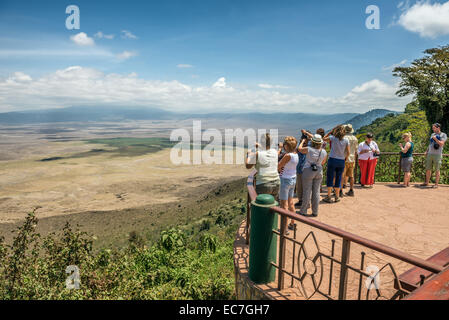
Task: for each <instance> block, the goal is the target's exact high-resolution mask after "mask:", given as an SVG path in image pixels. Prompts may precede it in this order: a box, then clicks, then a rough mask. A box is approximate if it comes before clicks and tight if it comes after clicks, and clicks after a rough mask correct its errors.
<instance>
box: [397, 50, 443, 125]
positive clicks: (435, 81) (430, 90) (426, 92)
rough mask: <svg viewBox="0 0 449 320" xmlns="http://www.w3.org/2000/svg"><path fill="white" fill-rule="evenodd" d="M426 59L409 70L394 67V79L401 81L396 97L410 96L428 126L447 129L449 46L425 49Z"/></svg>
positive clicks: (414, 64) (414, 62)
mask: <svg viewBox="0 0 449 320" xmlns="http://www.w3.org/2000/svg"><path fill="white" fill-rule="evenodd" d="M424 54H425V56H424V57H423V58H420V59H416V60H415V61H413V62H412V64H411V66H410V67H397V68H395V69H394V70H393V75H394V76H396V77H400V78H401V83H400V89H399V91H398V92H397V94H398V95H399V96H401V97H404V96H408V95H413V96H414V99H415V100H416V101H417V102H418V104H419V106H420V108H421V109H422V110H424V111H425V113H426V117H427V120H428V123H429V124H430V125H431V124H433V123H435V122H439V123H441V125H442V126H443V130H444V129H445V130H448V128H449V45H446V46H442V47H439V48H432V49H427V50H425V51H424Z"/></svg>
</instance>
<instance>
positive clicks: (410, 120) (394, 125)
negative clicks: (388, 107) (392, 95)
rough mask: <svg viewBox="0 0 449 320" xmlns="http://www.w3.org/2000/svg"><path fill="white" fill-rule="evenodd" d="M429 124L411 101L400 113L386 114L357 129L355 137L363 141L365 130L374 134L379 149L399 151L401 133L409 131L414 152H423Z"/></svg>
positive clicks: (426, 142) (423, 114)
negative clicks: (413, 144)
mask: <svg viewBox="0 0 449 320" xmlns="http://www.w3.org/2000/svg"><path fill="white" fill-rule="evenodd" d="M430 129H431V128H430V126H429V124H428V122H427V118H426V115H425V112H424V111H422V110H420V109H419V108H418V107H417V106H416V105H415V104H413V103H411V104H409V105H408V106H407V108H406V109H405V112H404V113H402V114H392V113H390V114H387V115H385V116H384V117H382V118H378V119H376V120H374V121H373V122H372V123H371V124H370V125H366V126H363V127H361V128H360V129H359V130H357V137H358V138H359V140H360V141H363V139H364V135H365V134H366V133H367V132H372V133H373V134H374V140H375V141H377V142H378V143H379V147H380V149H381V151H384V152H399V147H398V144H399V143H400V142H403V140H402V134H403V133H405V132H411V133H412V135H413V141H414V143H415V152H425V151H426V148H427V146H428V141H429V136H430Z"/></svg>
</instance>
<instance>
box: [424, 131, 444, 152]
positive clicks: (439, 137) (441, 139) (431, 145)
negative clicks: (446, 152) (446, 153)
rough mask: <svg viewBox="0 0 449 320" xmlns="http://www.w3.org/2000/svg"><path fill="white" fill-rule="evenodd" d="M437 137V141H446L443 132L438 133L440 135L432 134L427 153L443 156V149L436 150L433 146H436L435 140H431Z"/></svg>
mask: <svg viewBox="0 0 449 320" xmlns="http://www.w3.org/2000/svg"><path fill="white" fill-rule="evenodd" d="M435 136H436V137H437V138H438V140H440V141H447V135H446V134H445V133H444V132H440V133H432V136H431V137H430V139H431V140H430V145H429V149H427V150H428V153H429V154H436V155H442V154H443V148H441V147H440V148H438V149H435V147H434V144H436V142H435V140H433V137H435Z"/></svg>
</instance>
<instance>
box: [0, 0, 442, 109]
mask: <svg viewBox="0 0 449 320" xmlns="http://www.w3.org/2000/svg"><path fill="white" fill-rule="evenodd" d="M70 5H75V6H77V7H78V8H79V17H80V20H79V21H80V25H79V29H72V30H69V29H67V27H66V19H67V18H68V17H69V16H70V13H72V12H70V13H69V14H67V13H66V8H67V7H68V6H70ZM370 5H375V6H377V7H378V8H379V21H380V23H379V29H368V28H367V26H366V20H367V19H368V18H369V17H370V16H371V14H372V13H373V11H369V12H368V13H367V12H366V10H367V7H368V6H370ZM70 21H72V20H70ZM370 21H371V22H372V21H373V20H370ZM72 22H73V21H72ZM447 44H449V1H402V0H401V1H392V0H370V1H364V0H345V1H335V0H321V1H301V0H294V1H291V0H282V1H264V0H208V1H205V0H201V1H196V0H177V1H175V0H165V1H134V0H128V1H93V0H89V1H84V0H82V1H81V0H70V1H65V0H64V1H63V0H57V1H45V0H42V1H18V0H14V1H10V0H0V112H9V111H18V110H37V109H48V108H62V107H68V106H78V105H87V106H92V107H95V106H96V105H106V106H107V105H111V106H123V107H127V106H145V107H157V108H162V109H165V110H170V111H181V112H195V113H202V112H247V111H258V112H307V113H337V112H356V113H362V112H366V111H369V110H371V109H373V108H386V109H390V110H396V111H402V110H403V109H404V107H405V105H406V104H407V103H408V102H410V100H411V97H405V98H399V97H397V96H396V95H395V92H396V91H397V88H398V83H399V79H397V78H395V77H393V76H392V69H393V68H394V67H395V66H399V65H401V66H408V65H410V63H411V62H412V61H413V60H415V59H417V58H420V57H422V56H423V51H424V50H425V49H427V48H432V47H437V46H442V45H447Z"/></svg>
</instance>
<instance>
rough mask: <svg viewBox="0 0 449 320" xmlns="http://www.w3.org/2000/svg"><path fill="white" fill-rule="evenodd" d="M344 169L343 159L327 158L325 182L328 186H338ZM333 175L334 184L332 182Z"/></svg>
mask: <svg viewBox="0 0 449 320" xmlns="http://www.w3.org/2000/svg"><path fill="white" fill-rule="evenodd" d="M344 170H345V160H340V159H335V158H329V161H328V162H327V179H326V184H327V187H328V188H332V187H334V188H340V187H341V176H342V175H343V171H344ZM334 177H335V184H334Z"/></svg>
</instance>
